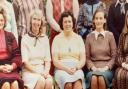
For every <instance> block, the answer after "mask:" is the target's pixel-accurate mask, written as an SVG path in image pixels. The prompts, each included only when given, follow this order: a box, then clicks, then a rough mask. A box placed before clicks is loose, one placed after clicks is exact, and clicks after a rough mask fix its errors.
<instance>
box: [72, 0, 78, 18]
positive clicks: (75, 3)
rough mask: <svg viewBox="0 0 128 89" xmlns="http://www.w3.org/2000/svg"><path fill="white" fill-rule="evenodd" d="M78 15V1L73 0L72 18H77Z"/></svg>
mask: <svg viewBox="0 0 128 89" xmlns="http://www.w3.org/2000/svg"><path fill="white" fill-rule="evenodd" d="M78 14H79V2H78V0H73V15H74V17H75V18H76V20H77V18H78Z"/></svg>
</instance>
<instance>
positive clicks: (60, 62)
mask: <svg viewBox="0 0 128 89" xmlns="http://www.w3.org/2000/svg"><path fill="white" fill-rule="evenodd" d="M59 25H60V27H61V29H62V32H61V33H60V34H59V35H57V36H56V37H55V39H54V40H53V44H52V57H53V63H54V65H55V68H56V69H55V80H56V82H57V84H58V85H59V87H60V89H85V84H84V73H83V71H82V67H83V66H84V64H85V46H84V42H83V40H82V38H81V37H80V36H79V35H78V34H76V33H75V32H73V30H74V28H75V18H74V17H73V14H72V13H71V12H63V13H62V15H61V17H60V20H59Z"/></svg>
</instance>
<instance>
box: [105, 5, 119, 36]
mask: <svg viewBox="0 0 128 89" xmlns="http://www.w3.org/2000/svg"><path fill="white" fill-rule="evenodd" d="M113 5H114V4H112V5H111V6H110V8H109V11H108V19H107V23H108V28H109V30H110V31H111V32H113V33H114V34H115V35H116V36H119V32H118V30H117V29H116V28H115V26H114V23H115V20H114V16H115V15H114V12H115V11H113V10H114V6H115V5H114V6H113Z"/></svg>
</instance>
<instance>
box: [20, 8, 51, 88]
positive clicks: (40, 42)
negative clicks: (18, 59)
mask: <svg viewBox="0 0 128 89" xmlns="http://www.w3.org/2000/svg"><path fill="white" fill-rule="evenodd" d="M44 26H45V20H44V17H43V15H42V12H41V11H40V10H38V9H36V10H34V11H33V12H32V13H31V15H30V31H29V33H28V34H26V35H24V36H23V38H22V41H21V53H22V59H23V64H24V66H23V73H22V77H23V80H24V84H25V86H26V87H27V89H51V88H52V77H51V75H50V74H49V70H50V66H51V64H50V63H51V56H50V48H49V40H48V37H47V36H46V35H45V34H43V32H42V31H43V27H44Z"/></svg>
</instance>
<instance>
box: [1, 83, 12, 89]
mask: <svg viewBox="0 0 128 89" xmlns="http://www.w3.org/2000/svg"><path fill="white" fill-rule="evenodd" d="M1 89H10V83H9V82H5V83H3V85H2V87H1Z"/></svg>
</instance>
